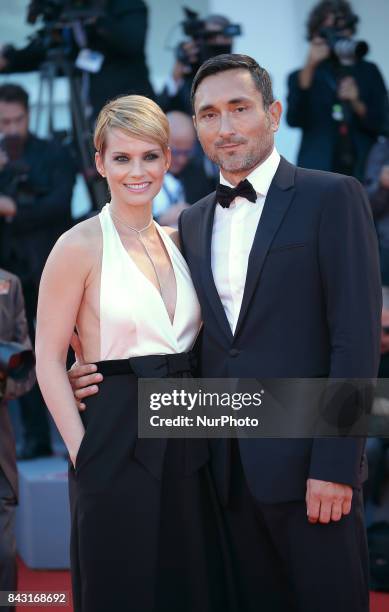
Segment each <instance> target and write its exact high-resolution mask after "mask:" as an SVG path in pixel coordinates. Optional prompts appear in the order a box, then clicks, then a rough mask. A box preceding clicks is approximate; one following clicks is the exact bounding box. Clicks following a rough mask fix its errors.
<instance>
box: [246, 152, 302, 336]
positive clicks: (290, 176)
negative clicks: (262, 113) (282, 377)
mask: <svg viewBox="0 0 389 612" xmlns="http://www.w3.org/2000/svg"><path fill="white" fill-rule="evenodd" d="M294 173H295V167H294V166H292V164H289V162H287V161H286V160H285V159H284V158H282V157H281V161H280V164H279V166H278V169H277V172H276V174H275V176H274V179H273V181H272V183H271V185H270V189H269V191H268V194H267V196H266V201H265V206H264V208H263V212H262V215H261V219H260V221H259V223H258V227H257V231H256V233H255V237H254V242H253V246H252V248H251V251H250V256H249V260H248V266H247V276H246V283H245V288H244V293H243V299H242V306H241V309H240V313H239V318H238V322H237V326H236V330H235V336H237V334H238V333H239V330H240V328H241V325H242V323H243V320H244V318H245V316H246V314H247V310H248V307H249V305H250V301H251V298H252V296H253V293H254V291H255V288H256V286H257V284H258V281H259V277H260V275H261V271H262V268H263V264H264V263H265V259H266V256H267V253H268V251H269V248H270V246H271V243H272V242H273V239H274V237H275V235H276V233H277V230H278V228H279V226H280V225H281V222H282V220H283V218H284V216H285V214H286V211H287V210H288V207H289V205H290V203H291V201H292V198H293V196H294V192H295V190H294Z"/></svg>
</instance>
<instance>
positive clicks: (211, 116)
mask: <svg viewBox="0 0 389 612" xmlns="http://www.w3.org/2000/svg"><path fill="white" fill-rule="evenodd" d="M215 117H216V113H206V115H203V116H202V119H203V120H204V121H212V119H214V118H215Z"/></svg>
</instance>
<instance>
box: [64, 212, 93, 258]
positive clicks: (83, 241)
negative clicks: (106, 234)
mask: <svg viewBox="0 0 389 612" xmlns="http://www.w3.org/2000/svg"><path fill="white" fill-rule="evenodd" d="M57 245H58V247H59V248H61V250H62V249H71V250H72V251H80V252H83V253H84V254H87V253H89V252H93V253H96V249H97V250H99V248H101V246H102V233H101V226H100V220H99V218H98V216H97V215H96V216H95V217H91V218H90V219H86V220H85V221H81V222H80V223H77V224H76V225H74V226H73V227H72V228H71V229H69V230H68V231H67V232H65V233H64V234H62V236H61V237H60V238H59V240H58V242H57Z"/></svg>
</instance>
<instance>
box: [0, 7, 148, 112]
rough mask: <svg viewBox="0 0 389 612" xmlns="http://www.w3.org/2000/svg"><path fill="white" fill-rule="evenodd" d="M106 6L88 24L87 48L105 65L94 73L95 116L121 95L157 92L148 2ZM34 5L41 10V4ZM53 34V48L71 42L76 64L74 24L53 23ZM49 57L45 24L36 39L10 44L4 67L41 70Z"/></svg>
mask: <svg viewBox="0 0 389 612" xmlns="http://www.w3.org/2000/svg"><path fill="white" fill-rule="evenodd" d="M32 4H33V3H32ZM81 4H82V3H81ZM87 4H88V3H87ZM92 4H94V3H92ZM100 4H102V11H101V14H100V15H99V16H97V17H96V18H95V19H94V20H88V22H87V24H86V26H85V34H86V46H87V48H88V49H89V50H91V51H93V52H94V57H95V58H97V61H98V63H99V66H100V67H99V68H98V70H97V71H96V72H89V73H88V74H89V98H90V104H91V112H92V119H95V118H96V117H97V114H98V112H99V111H100V109H101V108H102V107H103V105H104V104H105V102H106V101H107V100H110V99H111V98H114V97H115V96H118V95H120V94H124V93H138V94H143V95H145V96H149V97H153V96H154V91H153V88H152V86H151V83H150V79H149V72H148V67H147V64H146V57H145V42H146V34H147V18H148V13H147V7H146V4H145V3H144V1H143V0H108V1H107V2H103V3H100ZM33 5H36V6H37V8H39V5H38V3H34V4H33ZM96 5H97V6H99V3H98V2H96ZM39 14H40V13H39V11H38V16H39ZM59 15H60V13H59ZM33 16H34V15H32V17H33ZM48 32H49V33H50V36H51V37H52V38H53V40H52V42H51V44H50V48H53V49H55V47H56V46H57V47H58V46H65V47H66V49H67V57H68V58H69V59H70V61H71V63H72V64H73V63H74V62H75V60H76V58H77V55H78V53H79V51H80V47H79V45H78V43H77V42H76V40H75V37H74V30H73V29H72V28H70V27H67V28H64V27H60V28H57V30H56V29H55V28H54V30H53V28H52V27H50V26H49V28H48ZM47 58H48V54H47V34H46V29H45V27H44V28H43V29H42V35H41V36H37V37H35V38H34V39H33V40H32V41H31V42H30V43H29V44H28V45H27V46H26V47H24V48H22V49H15V48H14V47H13V46H11V45H6V46H4V47H3V50H2V52H1V54H0V71H2V72H8V73H9V72H28V71H31V70H38V69H39V67H40V65H41V64H42V63H43V62H45V61H47ZM96 67H97V66H96Z"/></svg>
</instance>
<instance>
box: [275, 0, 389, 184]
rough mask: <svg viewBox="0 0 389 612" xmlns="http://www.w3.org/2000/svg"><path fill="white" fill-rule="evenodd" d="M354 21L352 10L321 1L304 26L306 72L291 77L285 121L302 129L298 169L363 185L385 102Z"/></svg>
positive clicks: (380, 129)
mask: <svg viewBox="0 0 389 612" xmlns="http://www.w3.org/2000/svg"><path fill="white" fill-rule="evenodd" d="M357 22H358V17H357V16H356V15H354V13H353V12H352V10H351V7H350V4H349V3H348V2H346V1H343V0H340V1H336V0H324V1H323V2H320V3H319V4H318V5H317V6H316V7H314V9H313V10H312V12H311V14H310V16H309V19H308V23H307V29H308V40H309V41H310V48H309V53H308V58H307V61H306V63H305V66H304V67H303V68H302V69H301V70H298V71H296V72H293V73H292V74H291V75H290V76H289V80H288V85H289V95H288V109H287V121H288V123H289V125H290V126H292V127H299V128H301V129H302V140H301V145H300V151H299V155H298V164H299V165H300V166H304V167H306V168H315V169H318V170H330V171H334V172H340V173H342V174H349V175H353V176H356V177H357V178H359V179H360V180H363V174H364V167H365V163H366V157H367V155H368V153H369V150H370V148H371V146H372V145H373V143H374V142H375V140H376V138H377V136H378V135H380V134H382V133H383V132H384V131H385V130H386V129H387V128H388V98H387V93H386V87H385V84H384V81H383V78H382V76H381V73H380V72H379V70H378V68H377V66H376V65H375V64H373V63H371V62H367V61H365V60H364V59H362V57H363V56H364V55H365V54H366V53H367V50H368V46H367V44H366V43H365V42H363V41H359V42H358V41H354V40H353V38H352V37H353V35H354V34H355V31H356V24H357Z"/></svg>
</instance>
